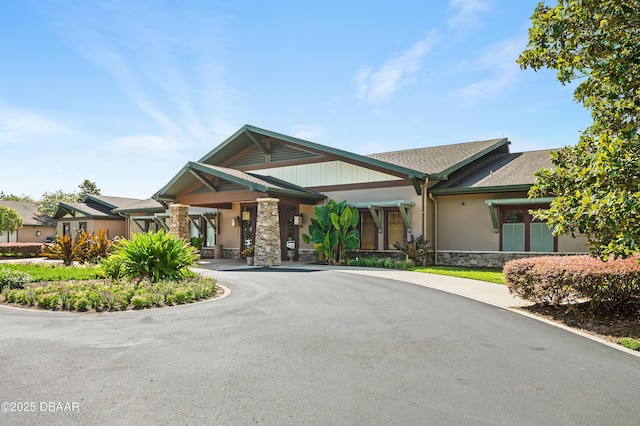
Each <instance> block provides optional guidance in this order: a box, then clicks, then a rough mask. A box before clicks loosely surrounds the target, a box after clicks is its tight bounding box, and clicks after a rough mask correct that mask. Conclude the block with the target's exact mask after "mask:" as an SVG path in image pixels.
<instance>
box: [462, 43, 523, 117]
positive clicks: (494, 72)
mask: <svg viewBox="0 0 640 426" xmlns="http://www.w3.org/2000/svg"><path fill="white" fill-rule="evenodd" d="M525 46H526V38H524V37H518V38H514V39H509V40H503V41H501V42H499V43H495V44H492V45H490V46H489V47H487V48H486V49H484V50H483V51H482V52H481V53H480V55H479V56H478V57H477V58H476V59H475V60H473V61H471V62H470V63H466V64H465V67H466V68H468V69H471V70H473V72H474V73H475V72H482V71H484V72H485V75H487V77H486V78H484V79H482V80H479V81H477V82H475V83H471V84H468V85H466V86H464V87H462V88H460V89H457V90H455V91H454V92H453V95H454V96H455V97H457V98H459V99H460V101H461V102H462V103H463V104H464V105H465V106H470V105H475V104H477V103H479V102H481V101H484V100H487V99H496V98H498V97H500V96H502V94H504V93H505V92H506V91H507V90H509V89H510V88H511V87H513V85H514V84H515V83H516V80H517V76H518V74H519V73H520V66H519V65H518V64H517V63H516V62H515V61H516V59H517V58H518V55H519V54H520V52H522V50H523V49H524V47H525Z"/></svg>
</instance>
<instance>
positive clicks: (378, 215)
mask: <svg viewBox="0 0 640 426" xmlns="http://www.w3.org/2000/svg"><path fill="white" fill-rule="evenodd" d="M369 211H370V212H371V216H373V221H374V222H375V223H376V227H377V228H378V233H379V234H382V207H378V206H369Z"/></svg>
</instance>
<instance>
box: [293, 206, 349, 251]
mask: <svg viewBox="0 0 640 426" xmlns="http://www.w3.org/2000/svg"><path fill="white" fill-rule="evenodd" d="M313 213H314V216H315V217H314V218H311V224H310V225H309V234H302V240H303V241H304V242H305V243H309V242H313V246H314V248H315V249H316V251H317V252H318V256H319V258H320V260H326V261H328V262H329V263H335V262H336V255H337V256H338V260H339V259H340V258H342V257H344V251H345V250H355V249H356V248H357V247H358V245H359V244H360V233H359V232H358V230H356V229H353V227H354V226H355V225H357V224H358V220H359V215H358V210H357V209H355V208H353V207H348V206H347V202H346V201H341V202H339V203H337V202H336V201H335V200H329V201H328V202H327V204H326V205H324V206H316V207H315V208H314V209H313Z"/></svg>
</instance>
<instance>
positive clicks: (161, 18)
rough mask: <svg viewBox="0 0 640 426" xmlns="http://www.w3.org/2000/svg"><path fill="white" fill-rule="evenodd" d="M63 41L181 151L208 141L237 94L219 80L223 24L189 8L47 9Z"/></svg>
mask: <svg viewBox="0 0 640 426" xmlns="http://www.w3.org/2000/svg"><path fill="white" fill-rule="evenodd" d="M49 12H50V13H51V14H57V15H58V17H57V22H58V29H59V31H60V33H61V35H62V37H63V38H64V39H65V40H66V41H67V42H68V43H69V44H70V45H71V46H72V47H73V48H75V49H76V50H77V51H78V52H80V53H81V54H82V55H83V56H84V57H86V58H87V59H88V60H90V61H91V62H93V63H95V64H96V65H97V66H98V67H100V68H101V69H103V70H105V71H106V72H107V73H108V74H109V75H110V76H111V77H112V78H113V79H114V81H115V82H116V83H117V85H118V86H119V87H120V89H121V90H122V92H123V93H124V94H125V95H126V97H128V98H129V99H130V101H131V102H132V103H133V104H134V105H135V106H136V107H137V108H138V109H139V110H140V111H142V112H143V113H144V114H146V115H147V116H148V117H149V118H151V120H153V122H154V124H156V125H157V129H154V130H153V133H155V132H156V131H159V133H161V134H163V135H165V136H166V137H167V138H168V139H171V140H175V141H176V143H181V144H182V145H183V146H185V147H193V146H198V145H199V144H203V143H206V144H207V145H210V144H211V141H212V140H217V139H215V138H216V137H217V136H218V134H220V133H222V132H221V128H222V129H224V131H225V132H226V129H227V128H229V127H232V126H229V125H228V124H227V123H229V122H230V121H233V120H230V119H229V115H230V114H231V113H230V111H231V112H233V111H234V109H235V108H234V103H235V101H236V97H235V96H234V92H233V90H231V89H229V88H228V87H227V86H228V85H227V83H226V81H225V80H224V78H223V74H224V71H225V67H224V54H223V53H224V40H225V35H224V32H223V29H224V28H225V23H224V21H222V19H221V18H220V17H219V16H217V15H216V14H215V13H213V12H206V11H203V10H202V9H197V6H194V5H190V4H188V3H183V4H176V5H175V6H172V7H171V8H170V10H163V9H162V8H161V7H159V6H154V3H153V2H151V3H148V2H144V3H136V2H134V3H130V2H128V1H120V0H108V1H104V2H101V3H86V4H85V3H83V4H82V5H81V6H78V5H76V6H74V7H70V6H69V7H67V6H66V5H64V4H63V5H60V4H58V3H57V2H56V3H55V5H53V4H52V7H51V10H50V11H49Z"/></svg>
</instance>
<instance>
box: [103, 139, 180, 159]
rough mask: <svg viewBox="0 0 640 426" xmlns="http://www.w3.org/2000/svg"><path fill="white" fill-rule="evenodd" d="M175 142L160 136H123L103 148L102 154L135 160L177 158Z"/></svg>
mask: <svg viewBox="0 0 640 426" xmlns="http://www.w3.org/2000/svg"><path fill="white" fill-rule="evenodd" d="M177 148H178V145H177V144H176V142H175V141H171V140H169V139H166V138H163V137H161V136H151V135H138V136H124V137H121V138H117V139H114V140H112V141H111V142H109V143H107V144H106V145H104V146H103V150H102V151H103V152H106V153H109V154H111V155H112V156H122V157H135V158H140V157H144V158H175V157H177V156H179V154H178V150H177Z"/></svg>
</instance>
